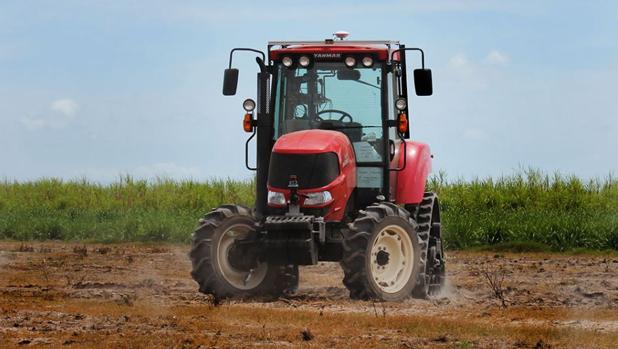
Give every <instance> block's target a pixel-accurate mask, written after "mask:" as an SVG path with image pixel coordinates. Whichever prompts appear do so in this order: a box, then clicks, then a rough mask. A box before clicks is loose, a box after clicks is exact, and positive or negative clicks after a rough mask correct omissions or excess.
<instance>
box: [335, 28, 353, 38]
mask: <svg viewBox="0 0 618 349" xmlns="http://www.w3.org/2000/svg"><path fill="white" fill-rule="evenodd" d="M349 35H350V33H348V32H347V31H345V30H339V31H336V32H334V33H333V36H335V37H337V39H339V40H343V39H345V38H347V37H348V36H349Z"/></svg>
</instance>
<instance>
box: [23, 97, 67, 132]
mask: <svg viewBox="0 0 618 349" xmlns="http://www.w3.org/2000/svg"><path fill="white" fill-rule="evenodd" d="M78 111H79V104H77V102H75V101H74V100H72V99H70V98H63V99H57V100H55V101H53V102H52V103H51V104H50V106H49V110H48V111H46V112H44V113H40V114H39V115H37V116H34V117H24V118H22V119H21V122H22V124H23V125H24V126H26V128H27V129H29V130H37V129H44V128H50V129H61V128H64V127H66V126H67V125H68V124H69V123H70V122H71V120H73V119H74V118H75V116H76V114H77V112H78Z"/></svg>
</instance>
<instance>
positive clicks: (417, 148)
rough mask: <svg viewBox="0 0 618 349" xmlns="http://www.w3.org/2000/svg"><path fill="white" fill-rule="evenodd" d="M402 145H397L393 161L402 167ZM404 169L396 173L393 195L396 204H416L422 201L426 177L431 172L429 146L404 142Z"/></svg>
mask: <svg viewBox="0 0 618 349" xmlns="http://www.w3.org/2000/svg"><path fill="white" fill-rule="evenodd" d="M403 148H404V145H403V143H401V144H399V151H398V152H397V153H398V154H396V155H395V156H396V159H395V161H397V160H399V161H398V163H399V165H398V166H399V167H402V166H403V157H400V156H398V155H399V154H403V150H404V149H403ZM406 153H407V154H406V167H405V168H404V169H403V170H402V171H399V172H395V173H396V176H395V177H396V186H395V188H396V190H395V192H394V193H393V194H394V196H395V202H396V203H398V204H418V203H420V202H421V201H422V200H423V194H424V193H425V183H426V181H427V176H429V173H430V172H431V150H430V149H429V145H427V144H425V143H421V142H414V141H409V140H406Z"/></svg>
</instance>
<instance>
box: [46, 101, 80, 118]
mask: <svg viewBox="0 0 618 349" xmlns="http://www.w3.org/2000/svg"><path fill="white" fill-rule="evenodd" d="M50 109H51V110H53V111H57V112H60V113H62V114H64V115H66V116H73V115H75V113H76V112H77V111H78V110H79V105H78V104H77V103H75V101H74V100H72V99H68V98H67V99H58V100H55V101H53V102H52V104H51V107H50Z"/></svg>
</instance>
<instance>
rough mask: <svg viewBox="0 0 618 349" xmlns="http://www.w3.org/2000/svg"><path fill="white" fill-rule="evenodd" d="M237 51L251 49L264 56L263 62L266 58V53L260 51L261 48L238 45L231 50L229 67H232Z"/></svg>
mask: <svg viewBox="0 0 618 349" xmlns="http://www.w3.org/2000/svg"><path fill="white" fill-rule="evenodd" d="M236 51H250V52H255V53H258V54H260V55H261V56H262V62H264V61H265V60H266V55H265V54H264V52H262V51H260V50H256V49H253V48H245V47H236V48H233V49H232V51H230V63H229V66H228V69H231V68H232V57H233V56H234V52H236Z"/></svg>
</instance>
